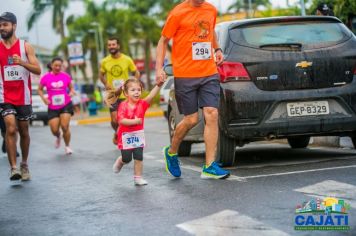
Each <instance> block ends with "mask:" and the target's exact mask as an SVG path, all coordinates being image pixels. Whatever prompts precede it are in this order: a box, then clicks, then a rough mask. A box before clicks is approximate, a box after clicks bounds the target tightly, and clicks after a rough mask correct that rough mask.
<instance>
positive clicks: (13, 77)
mask: <svg viewBox="0 0 356 236" xmlns="http://www.w3.org/2000/svg"><path fill="white" fill-rule="evenodd" d="M24 70H25V68H23V67H22V66H19V65H12V66H4V79H5V81H17V80H23V79H24V76H25V73H24Z"/></svg>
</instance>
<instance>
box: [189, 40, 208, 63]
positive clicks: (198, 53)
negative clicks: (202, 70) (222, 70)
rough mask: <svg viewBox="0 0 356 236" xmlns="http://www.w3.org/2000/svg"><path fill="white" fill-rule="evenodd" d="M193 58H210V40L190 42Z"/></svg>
mask: <svg viewBox="0 0 356 236" xmlns="http://www.w3.org/2000/svg"><path fill="white" fill-rule="evenodd" d="M192 54H193V60H209V59H211V42H198V43H193V44H192Z"/></svg>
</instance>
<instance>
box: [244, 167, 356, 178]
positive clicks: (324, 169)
mask: <svg viewBox="0 0 356 236" xmlns="http://www.w3.org/2000/svg"><path fill="white" fill-rule="evenodd" d="M355 167H356V165H350V166H335V167H327V168H319V169H311V170H298V171H290V172H282V173H274V174H266V175H252V176H243V178H245V179H255V178H264V177H270V176H281V175H293V174H301V173H308V172H318V171H327V170H336V169H347V168H355Z"/></svg>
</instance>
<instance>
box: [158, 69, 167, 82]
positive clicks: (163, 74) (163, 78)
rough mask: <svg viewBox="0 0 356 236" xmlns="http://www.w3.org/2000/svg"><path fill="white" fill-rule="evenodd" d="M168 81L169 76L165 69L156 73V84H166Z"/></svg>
mask: <svg viewBox="0 0 356 236" xmlns="http://www.w3.org/2000/svg"><path fill="white" fill-rule="evenodd" d="M166 79H167V74H166V72H164V70H163V68H162V69H160V70H158V71H157V73H156V84H160V83H164V82H165V81H166Z"/></svg>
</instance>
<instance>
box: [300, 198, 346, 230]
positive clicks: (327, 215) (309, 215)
mask: <svg viewBox="0 0 356 236" xmlns="http://www.w3.org/2000/svg"><path fill="white" fill-rule="evenodd" d="M349 210H350V204H348V203H346V202H345V200H342V199H337V198H331V197H327V198H325V199H320V198H316V199H311V200H310V201H304V202H303V203H302V204H301V205H297V207H296V209H295V218H294V229H295V230H350V226H349V222H350V219H349V215H348V211H349Z"/></svg>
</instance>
